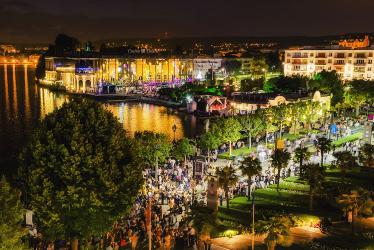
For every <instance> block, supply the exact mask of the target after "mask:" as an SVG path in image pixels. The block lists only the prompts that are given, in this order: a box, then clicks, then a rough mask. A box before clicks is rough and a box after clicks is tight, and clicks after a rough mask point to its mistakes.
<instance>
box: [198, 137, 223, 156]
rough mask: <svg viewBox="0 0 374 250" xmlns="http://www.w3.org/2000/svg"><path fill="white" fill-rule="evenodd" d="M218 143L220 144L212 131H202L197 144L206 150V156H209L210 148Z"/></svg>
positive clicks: (216, 146) (213, 147)
mask: <svg viewBox="0 0 374 250" xmlns="http://www.w3.org/2000/svg"><path fill="white" fill-rule="evenodd" d="M219 144H220V143H219V139H218V138H217V136H215V135H214V134H213V133H212V132H206V133H204V134H203V135H202V136H201V137H200V139H199V146H200V147H201V148H202V149H203V150H207V151H208V158H209V154H210V150H211V149H216V148H218V147H219Z"/></svg>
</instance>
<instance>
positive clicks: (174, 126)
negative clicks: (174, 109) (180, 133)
mask: <svg viewBox="0 0 374 250" xmlns="http://www.w3.org/2000/svg"><path fill="white" fill-rule="evenodd" d="M172 129H173V132H174V142H175V132H176V131H177V125H176V124H174V125H173V127H172Z"/></svg>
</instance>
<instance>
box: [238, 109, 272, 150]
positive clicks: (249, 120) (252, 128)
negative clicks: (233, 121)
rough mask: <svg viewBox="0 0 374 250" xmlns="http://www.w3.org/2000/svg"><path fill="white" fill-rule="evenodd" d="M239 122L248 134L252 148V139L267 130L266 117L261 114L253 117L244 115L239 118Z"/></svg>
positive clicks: (249, 144) (249, 145)
mask: <svg viewBox="0 0 374 250" xmlns="http://www.w3.org/2000/svg"><path fill="white" fill-rule="evenodd" d="M239 122H240V124H241V126H242V129H243V130H244V131H245V132H246V133H247V136H248V147H249V148H251V147H252V138H253V137H255V136H257V135H258V134H260V133H261V132H263V131H264V130H265V126H266V125H265V121H264V117H263V116H262V115H260V114H259V113H256V114H252V115H243V116H240V117H239Z"/></svg>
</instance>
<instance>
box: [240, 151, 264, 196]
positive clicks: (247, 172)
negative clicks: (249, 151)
mask: <svg viewBox="0 0 374 250" xmlns="http://www.w3.org/2000/svg"><path fill="white" fill-rule="evenodd" d="M239 168H240V170H241V171H242V174H243V175H244V176H246V177H247V181H248V199H250V197H251V195H250V192H249V190H250V189H249V188H250V185H251V178H252V177H253V176H256V175H259V174H261V170H262V167H261V162H260V161H259V160H258V159H257V158H253V157H246V158H244V160H243V161H242V162H241V163H240V167H239Z"/></svg>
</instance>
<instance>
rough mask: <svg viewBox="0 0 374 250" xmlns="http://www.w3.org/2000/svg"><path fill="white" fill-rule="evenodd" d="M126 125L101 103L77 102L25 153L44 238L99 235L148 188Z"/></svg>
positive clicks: (49, 121)
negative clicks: (142, 189) (142, 190)
mask: <svg viewBox="0 0 374 250" xmlns="http://www.w3.org/2000/svg"><path fill="white" fill-rule="evenodd" d="M129 145H130V141H129V139H128V138H127V137H126V134H125V131H124V130H123V128H122V126H121V124H120V123H119V122H118V121H117V119H116V118H115V117H114V116H113V114H112V113H110V112H108V111H106V110H105V109H104V108H103V107H102V106H101V105H100V104H98V103H96V102H93V101H89V100H81V99H78V100H73V101H71V102H70V103H68V104H64V105H63V106H62V107H61V108H60V109H58V110H56V111H54V112H53V113H51V114H49V115H47V116H46V117H45V119H44V120H43V121H42V122H41V124H40V128H39V129H38V130H37V131H36V132H35V133H34V135H33V138H32V140H31V142H30V143H29V144H28V146H27V147H26V148H25V149H24V151H23V153H22V154H21V157H20V158H21V163H22V166H21V169H22V173H21V176H22V177H23V180H24V181H25V182H26V183H27V184H28V185H27V186H28V188H27V190H28V192H29V196H30V203H29V204H28V205H29V207H30V208H31V209H32V210H33V211H34V212H35V214H36V219H37V221H38V227H39V228H40V230H41V231H42V232H43V234H44V236H45V237H46V238H49V239H56V238H65V239H66V238H70V237H74V238H82V237H88V236H90V235H92V234H94V235H100V234H102V233H104V232H105V231H106V230H109V229H110V228H111V226H112V224H113V222H114V221H115V220H117V219H119V218H120V217H121V216H124V215H125V214H126V213H127V212H128V210H129V209H130V208H131V206H132V204H133V201H134V199H135V197H136V196H137V194H138V191H139V189H140V187H141V185H142V184H143V178H142V169H141V168H139V167H137V165H135V164H134V163H133V162H132V159H131V157H130V155H131V153H130V152H129V149H130V146H129Z"/></svg>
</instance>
